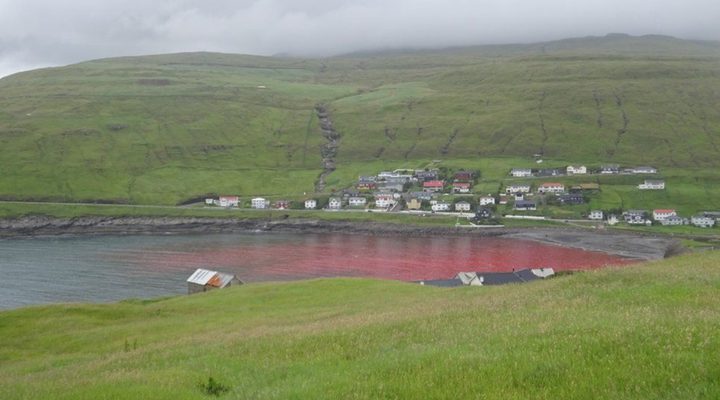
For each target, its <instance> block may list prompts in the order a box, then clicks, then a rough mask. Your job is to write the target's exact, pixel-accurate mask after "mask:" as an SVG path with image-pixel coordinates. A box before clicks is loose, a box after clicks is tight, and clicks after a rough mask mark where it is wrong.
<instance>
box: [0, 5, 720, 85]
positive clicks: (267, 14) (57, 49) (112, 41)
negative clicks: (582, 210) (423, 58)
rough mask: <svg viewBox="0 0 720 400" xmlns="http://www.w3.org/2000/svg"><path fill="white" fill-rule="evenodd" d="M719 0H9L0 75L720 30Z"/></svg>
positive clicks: (1, 22) (713, 35)
mask: <svg viewBox="0 0 720 400" xmlns="http://www.w3.org/2000/svg"><path fill="white" fill-rule="evenodd" d="M718 17H720V2H718V1H717V0H686V1H683V2H671V1H663V0H655V1H651V0H623V1H620V0H603V1H600V0H584V1H567V0H384V1H380V0H233V1H231V0H209V1H208V0H154V1H152V2H148V1H140V0H122V1H120V0H103V1H97V0H65V1H57V0H0V76H3V75H7V74H10V73H13V72H17V71H21V70H25V69H30V68H35V67H41V66H52V65H62V64H68V63H73V62H79V61H83V60H88V59H94V58H103V57H111V56H120V55H137V54H150V53H172V52H181V51H198V50H205V51H220V52H228V53H245V54H258V55H272V54H278V53H282V54H288V55H296V56H328V55H334V54H341V53H349V52H355V51H367V50H375V49H393V48H437V47H446V46H463V45H476V44H499V43H528V42H538V41H544V40H554V39H561V38H567V37H578V36H586V35H604V34H606V33H608V32H625V33H629V34H633V35H642V34H664V35H671V36H677V37H681V38H692V39H710V40H718V39H720V24H718V23H717V20H718Z"/></svg>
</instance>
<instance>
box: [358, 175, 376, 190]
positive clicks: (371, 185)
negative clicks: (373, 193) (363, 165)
mask: <svg viewBox="0 0 720 400" xmlns="http://www.w3.org/2000/svg"><path fill="white" fill-rule="evenodd" d="M373 179H374V177H373ZM355 187H356V188H357V189H358V190H365V191H367V190H375V189H376V188H377V182H375V180H363V179H361V180H359V181H358V183H357V184H356V185H355Z"/></svg>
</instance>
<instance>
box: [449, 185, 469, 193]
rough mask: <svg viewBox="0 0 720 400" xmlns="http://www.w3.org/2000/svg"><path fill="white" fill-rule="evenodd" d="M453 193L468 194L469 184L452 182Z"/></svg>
mask: <svg viewBox="0 0 720 400" xmlns="http://www.w3.org/2000/svg"><path fill="white" fill-rule="evenodd" d="M452 186H453V192H455V193H470V182H453V185H452Z"/></svg>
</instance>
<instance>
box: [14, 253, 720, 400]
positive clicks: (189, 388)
mask: <svg viewBox="0 0 720 400" xmlns="http://www.w3.org/2000/svg"><path fill="white" fill-rule="evenodd" d="M719 261H720V255H719V254H718V253H716V252H707V253H704V254H694V255H690V256H682V257H678V258H673V259H668V260H664V261H660V262H653V263H648V264H644V265H640V266H634V267H630V268H621V269H613V268H610V269H605V270H598V271H592V272H583V273H576V274H573V275H570V276H562V277H557V278H554V279H551V280H547V281H543V282H537V283H531V284H525V285H521V286H505V287H484V288H477V287H472V288H470V287H468V288H457V289H438V288H432V287H422V286H419V285H413V284H409V283H400V282H390V281H372V280H356V279H331V280H314V281H305V282H295V283H283V284H253V285H247V286H244V287H239V288H234V289H228V290H223V291H218V292H214V293H208V294H200V295H194V296H189V297H188V296H182V297H176V298H169V299H159V300H152V301H140V300H128V301H124V302H120V303H117V304H107V305H89V304H68V305H54V306H42V307H32V308H25V309H19V310H13V311H4V312H0V360H2V362H0V398H3V399H21V398H48V399H50V398H52V399H98V398H113V399H123V398H128V399H135V398H157V399H161V398H167V399H196V398H197V399H199V398H211V397H212V396H209V395H207V394H206V393H205V388H207V383H208V380H209V378H211V377H212V379H213V381H214V382H216V383H217V384H218V385H215V387H222V388H225V389H227V391H226V392H224V393H223V394H222V396H221V398H237V399H241V398H243V399H244V398H258V399H261V398H313V399H317V398H357V399H363V398H413V399H416V398H483V399H495V398H497V399H558V398H563V399H565V398H607V399H669V398H673V399H679V398H682V399H703V398H706V399H712V398H718V397H719V396H720V381H718V379H717V378H718V376H719V375H720V358H718V357H717V354H718V352H720V336H718V335H717V331H718V327H719V326H720V312H719V311H718V310H720V298H719V297H718V296H717V291H718V289H720V270H718V268H716V267H717V263H718V262H719Z"/></svg>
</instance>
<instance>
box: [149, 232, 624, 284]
mask: <svg viewBox="0 0 720 400" xmlns="http://www.w3.org/2000/svg"><path fill="white" fill-rule="evenodd" d="M212 238H213V237H209V238H208V237H201V238H199V239H198V240H197V241H193V242H192V243H184V244H182V245H175V246H174V247H172V248H168V247H167V246H163V248H156V249H153V248H149V249H148V248H146V249H143V251H142V260H138V262H140V261H141V262H142V263H143V264H144V265H145V266H147V267H148V268H151V269H163V268H166V267H167V268H173V269H175V268H187V269H192V268H196V267H207V268H211V269H218V270H222V271H225V272H232V273H235V274H237V275H238V277H239V278H240V279H243V280H246V281H251V282H252V281H264V280H289V279H305V278H315V277H337V276H356V277H374V278H386V279H398V280H420V279H442V278H449V277H452V276H454V275H455V274H457V273H458V272H460V271H510V270H512V269H513V268H525V267H533V268H537V267H552V268H554V269H555V270H556V271H565V270H583V269H591V268H600V267H603V266H607V265H625V264H629V263H631V262H633V260H629V259H624V258H621V257H618V256H612V255H609V254H605V253H600V252H592V251H585V250H580V249H572V248H565V247H560V246H553V245H547V244H542V243H537V242H532V241H524V240H515V239H500V238H473V237H433V238H418V237H377V236H361V235H330V234H324V235H310V234H297V235H292V234H282V235H266V234H263V235H235V236H221V237H218V238H217V239H216V240H213V239H212Z"/></svg>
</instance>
